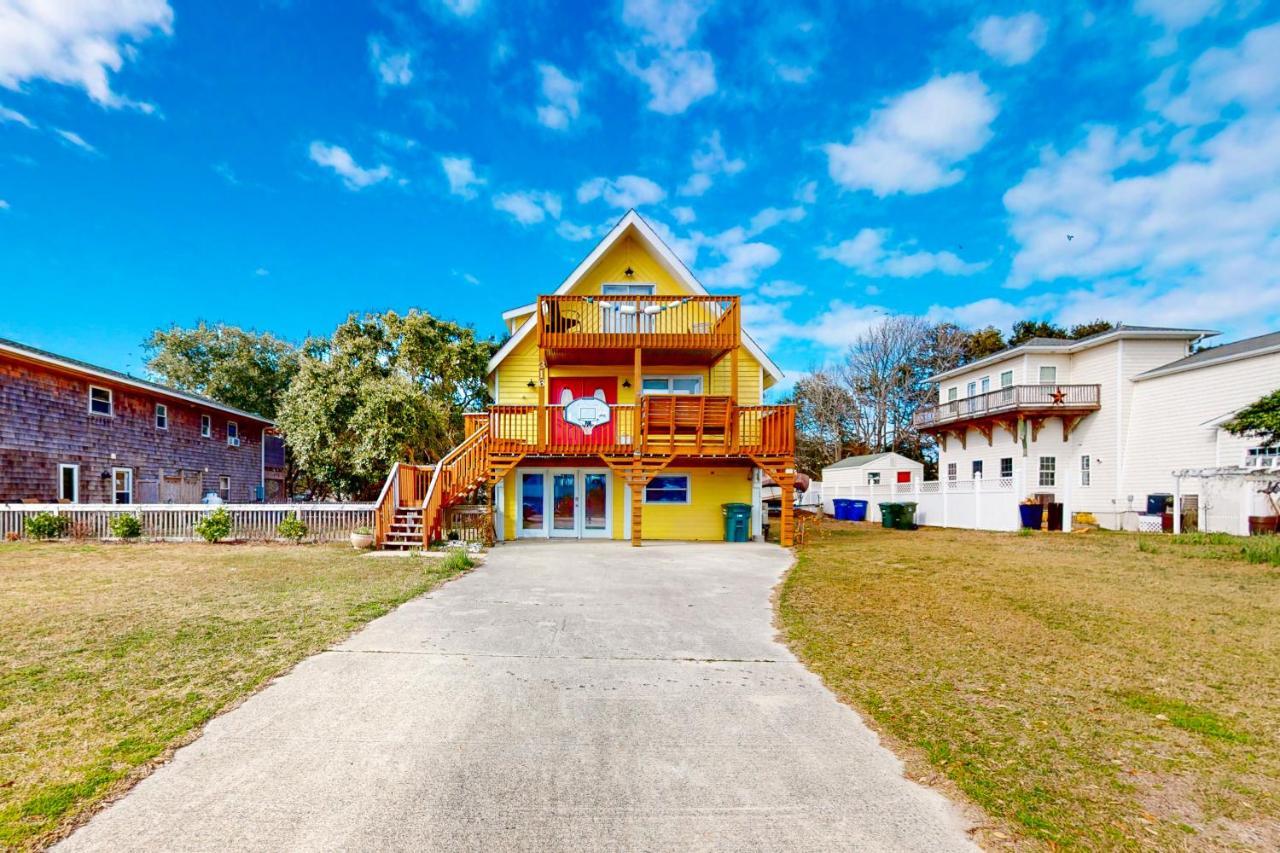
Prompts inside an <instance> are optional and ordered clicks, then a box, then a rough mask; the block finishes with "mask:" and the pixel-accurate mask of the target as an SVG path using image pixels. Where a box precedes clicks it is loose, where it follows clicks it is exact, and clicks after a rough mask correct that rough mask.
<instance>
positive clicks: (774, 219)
mask: <svg viewBox="0 0 1280 853" xmlns="http://www.w3.org/2000/svg"><path fill="white" fill-rule="evenodd" d="M804 217H805V209H804V208H803V207H766V208H765V209H764V210H762V211H760V212H759V213H757V214H756V215H755V216H753V217H751V222H750V223H749V225H748V226H747V236H750V237H754V236H755V235H757V234H762V233H764V232H765V231H768V230H769V229H770V228H772V227H774V226H775V225H781V224H782V223H784V222H799V221H800V220H801V219H804Z"/></svg>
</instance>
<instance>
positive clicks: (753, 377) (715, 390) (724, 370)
mask: <svg viewBox="0 0 1280 853" xmlns="http://www.w3.org/2000/svg"><path fill="white" fill-rule="evenodd" d="M731 363H732V362H731V359H729V358H728V357H726V358H724V359H722V360H721V361H720V362H718V363H717V364H716V365H715V366H714V367H712V368H711V382H710V384H709V388H710V390H709V391H708V392H707V393H708V394H728V393H729V390H730V388H731V384H730V382H729V378H730V377H729V368H730V364H731ZM760 374H761V370H760V362H758V361H756V359H755V356H753V355H752V354H751V353H750V352H749V351H748V350H747V348H746V347H739V348H738V400H737V402H738V405H740V406H759V405H761V404H762V403H763V402H764V389H763V388H761V387H760Z"/></svg>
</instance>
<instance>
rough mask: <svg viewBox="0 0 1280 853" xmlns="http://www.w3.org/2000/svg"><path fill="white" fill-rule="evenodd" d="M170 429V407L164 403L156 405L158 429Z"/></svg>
mask: <svg viewBox="0 0 1280 853" xmlns="http://www.w3.org/2000/svg"><path fill="white" fill-rule="evenodd" d="M168 428H169V407H168V406H166V405H165V404H164V403H156V429H168Z"/></svg>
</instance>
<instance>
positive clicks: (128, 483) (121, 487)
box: [111, 468, 133, 504]
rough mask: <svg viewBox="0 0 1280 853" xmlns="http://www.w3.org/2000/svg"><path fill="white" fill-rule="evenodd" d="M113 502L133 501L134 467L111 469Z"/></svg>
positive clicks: (124, 502) (129, 502)
mask: <svg viewBox="0 0 1280 853" xmlns="http://www.w3.org/2000/svg"><path fill="white" fill-rule="evenodd" d="M111 502H112V503H118V504H131V503H133V469H132V468H112V469H111Z"/></svg>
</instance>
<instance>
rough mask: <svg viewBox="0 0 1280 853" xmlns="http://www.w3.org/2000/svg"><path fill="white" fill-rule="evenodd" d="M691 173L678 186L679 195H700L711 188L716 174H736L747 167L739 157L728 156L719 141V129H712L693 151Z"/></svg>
mask: <svg viewBox="0 0 1280 853" xmlns="http://www.w3.org/2000/svg"><path fill="white" fill-rule="evenodd" d="M690 159H691V161H692V163H693V174H692V175H690V176H689V179H688V180H687V181H685V182H684V184H683V185H682V186H681V187H680V195H687V196H700V195H702V194H703V193H705V192H706V191H707V190H709V189H711V184H712V183H713V180H714V178H715V176H717V175H736V174H738V173H739V172H741V171H742V170H743V169H745V168H746V167H747V163H746V161H745V160H743V159H742V158H740V157H730V156H729V155H728V154H727V153H725V150H724V143H723V142H721V141H720V131H718V130H716V131H713V132H712V133H711V134H710V135H709V136H707V137H706V138H704V139H703V140H702V144H701V147H699V148H698V149H697V150H696V151H694V152H693V156H692V158H690Z"/></svg>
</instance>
